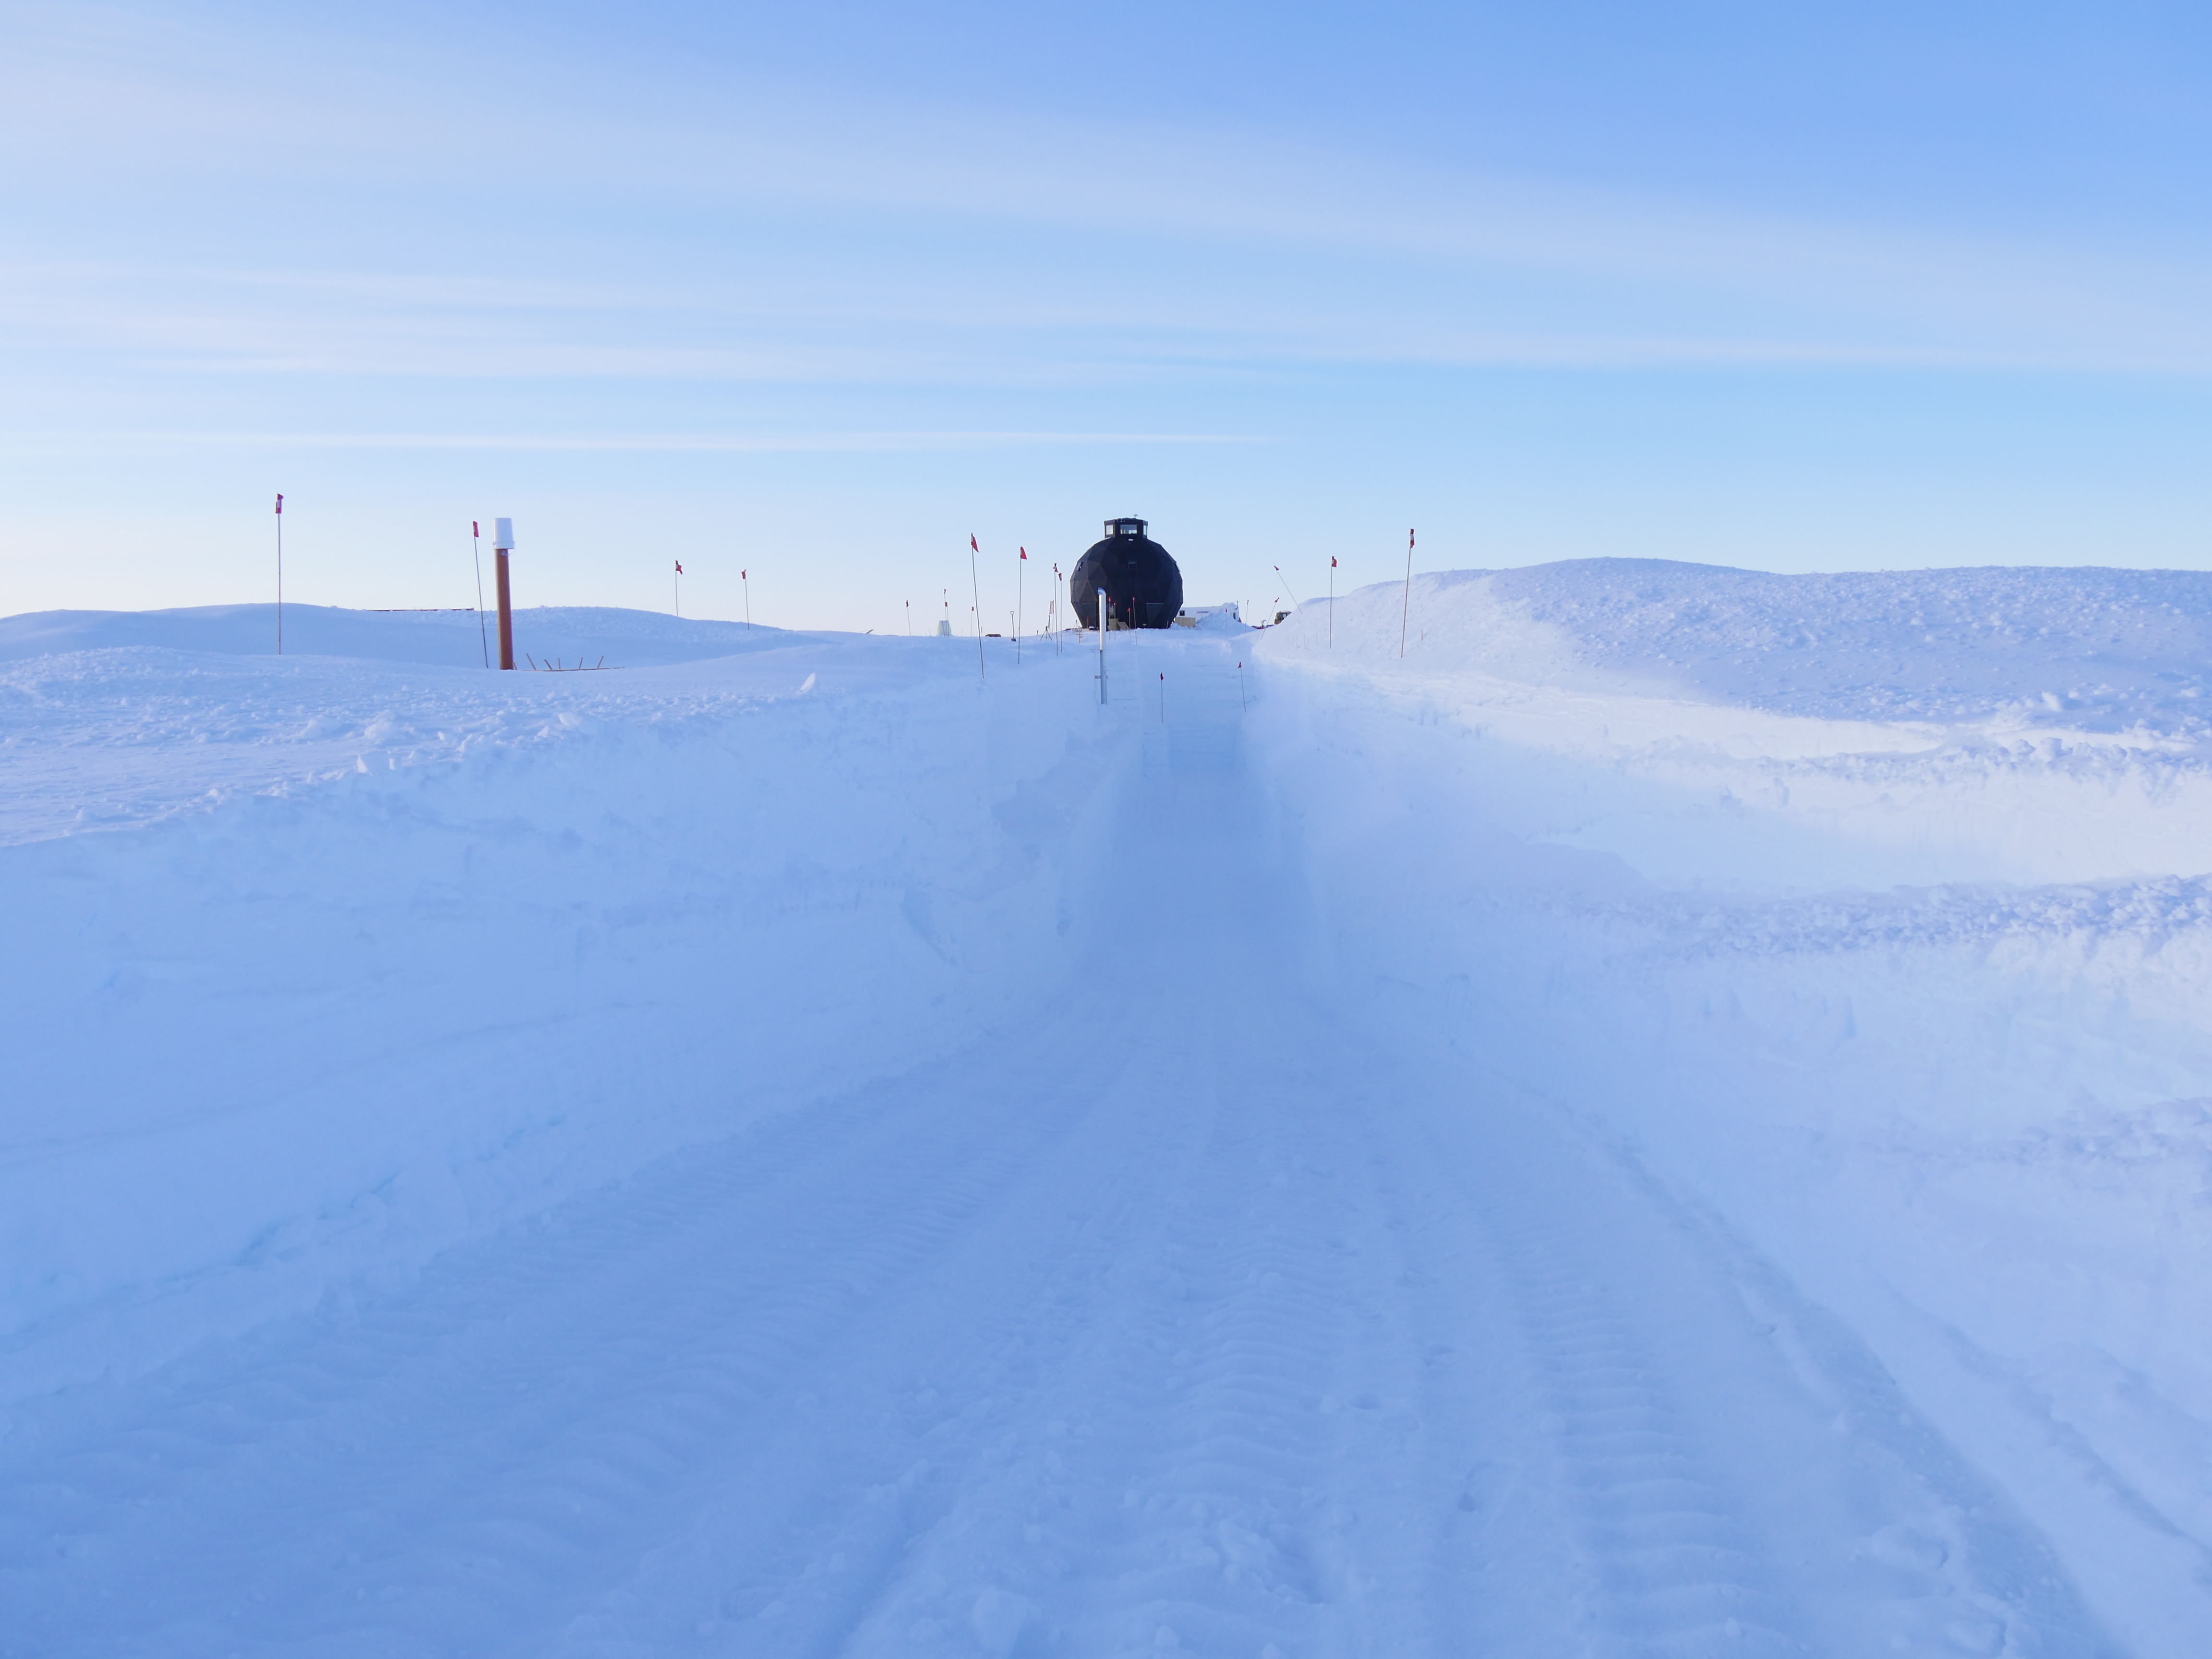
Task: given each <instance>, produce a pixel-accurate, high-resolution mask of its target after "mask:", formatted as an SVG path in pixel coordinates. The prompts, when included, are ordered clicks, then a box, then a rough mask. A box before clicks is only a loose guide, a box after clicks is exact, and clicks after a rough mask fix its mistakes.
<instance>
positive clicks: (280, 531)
mask: <svg viewBox="0 0 2212 1659" xmlns="http://www.w3.org/2000/svg"><path fill="white" fill-rule="evenodd" d="M276 654H277V655H278V656H280V657H281V656H283V654H284V497H283V495H282V494H281V493H280V494H279V495H277V497H276Z"/></svg>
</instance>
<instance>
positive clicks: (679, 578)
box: [668, 559, 684, 617]
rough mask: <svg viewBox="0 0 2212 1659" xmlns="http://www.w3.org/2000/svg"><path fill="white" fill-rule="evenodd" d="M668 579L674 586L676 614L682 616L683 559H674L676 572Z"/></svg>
mask: <svg viewBox="0 0 2212 1659" xmlns="http://www.w3.org/2000/svg"><path fill="white" fill-rule="evenodd" d="M668 580H669V581H670V582H671V584H672V585H673V586H674V588H675V591H676V614H677V615H678V616H679V617H680V616H682V615H683V614H684V561H683V560H681V559H678V560H677V561H676V574H674V575H672V576H671V577H670V578H669V579H668Z"/></svg>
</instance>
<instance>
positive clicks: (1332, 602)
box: [1328, 553, 1336, 651]
mask: <svg viewBox="0 0 2212 1659" xmlns="http://www.w3.org/2000/svg"><path fill="white" fill-rule="evenodd" d="M1328 645H1329V649H1330V650H1332V651H1334V649H1335V648H1336V555H1335V554H1334V553H1332V554H1330V555H1329V556H1328Z"/></svg>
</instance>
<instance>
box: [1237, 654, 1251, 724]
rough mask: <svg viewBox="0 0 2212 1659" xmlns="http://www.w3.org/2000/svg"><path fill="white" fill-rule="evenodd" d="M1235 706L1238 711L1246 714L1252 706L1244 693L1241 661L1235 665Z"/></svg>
mask: <svg viewBox="0 0 2212 1659" xmlns="http://www.w3.org/2000/svg"><path fill="white" fill-rule="evenodd" d="M1251 708H1252V704H1251V702H1250V700H1249V699H1248V698H1247V697H1246V696H1245V695H1244V665H1243V663H1241V662H1240V663H1238V664H1237V709H1238V710H1239V712H1241V713H1247V714H1249V712H1250V711H1251Z"/></svg>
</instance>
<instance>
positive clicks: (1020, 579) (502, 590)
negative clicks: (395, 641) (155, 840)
mask: <svg viewBox="0 0 2212 1659" xmlns="http://www.w3.org/2000/svg"><path fill="white" fill-rule="evenodd" d="M492 522H493V525H494V526H495V529H494V532H493V536H492V559H493V565H494V585H495V588H496V591H497V592H498V594H499V665H500V666H501V668H507V669H511V668H513V666H514V612H513V598H512V588H511V586H510V580H509V575H508V569H507V556H508V555H510V554H512V553H513V551H514V520H512V519H495V520H493V521H492ZM469 545H470V552H471V556H472V557H473V559H474V561H475V564H476V574H477V643H478V645H479V646H480V647H482V649H483V659H484V666H485V667H487V668H489V667H490V666H491V641H490V640H489V636H488V635H487V634H486V633H485V629H484V621H483V613H484V603H483V526H482V525H481V524H480V523H479V522H478V521H477V520H474V519H471V520H469ZM982 551H983V550H982V548H981V545H980V544H978V542H977V541H976V538H975V535H974V534H973V532H970V534H969V538H968V581H969V592H970V594H971V596H972V597H973V599H974V601H975V603H974V605H972V606H971V609H972V610H973V611H974V613H975V672H976V674H977V676H978V677H979V678H981V677H987V673H988V670H987V667H986V665H985V663H984V659H983V638H984V635H983V596H982V586H981V579H980V576H979V574H978V572H977V568H976V562H977V561H978V560H979V559H980V558H981V556H982ZM1016 552H1017V555H1018V557H1017V560H1016V562H1015V565H1014V614H1013V619H1012V620H1013V625H1014V626H1013V635H1014V662H1015V665H1016V666H1019V665H1020V663H1021V659H1022V613H1023V609H1024V606H1023V586H1024V577H1025V576H1026V574H1027V572H1028V570H1029V568H1030V550H1029V549H1028V548H1027V547H1019V548H1018V549H1017V550H1016ZM672 562H673V563H674V565H675V567H676V568H675V572H674V574H672V575H671V578H670V581H671V586H672V590H673V591H672V598H673V599H674V603H675V609H676V615H677V616H678V617H681V616H682V615H683V614H684V561H683V560H681V559H677V560H674V561H672ZM1273 568H1274V572H1275V574H1276V576H1277V577H1278V578H1279V580H1281V582H1282V584H1283V589H1284V592H1287V593H1289V594H1290V596H1291V603H1292V604H1293V605H1296V604H1297V603H1298V596H1297V592H1295V591H1294V590H1293V589H1292V588H1291V580H1290V578H1289V577H1287V576H1285V575H1284V574H1283V567H1282V566H1280V565H1276V566H1274V567H1273ZM1052 578H1053V598H1052V600H1051V603H1050V605H1048V607H1047V611H1046V616H1047V618H1048V620H1047V622H1046V624H1045V626H1046V630H1047V631H1048V632H1049V633H1051V634H1052V635H1053V649H1054V652H1055V653H1057V652H1058V650H1059V648H1060V635H1059V633H1058V631H1057V630H1056V629H1054V628H1053V627H1052V623H1051V621H1050V618H1051V617H1053V616H1054V614H1055V613H1056V612H1057V611H1058V609H1059V605H1060V580H1061V578H1060V566H1059V565H1058V564H1054V566H1053V568H1052ZM738 586H739V588H740V589H741V590H742V591H743V592H744V603H745V626H746V627H748V628H750V627H751V626H752V622H753V590H752V572H751V571H750V568H742V569H740V570H739V571H738ZM1100 599H1101V601H1102V604H1103V599H1104V590H1103V589H1101V590H1100ZM905 604H906V613H907V624H906V625H907V632H908V634H912V633H913V632H914V601H913V600H912V599H908V600H907V601H906V602H905ZM1099 615H1100V616H1101V617H1103V616H1104V615H1105V611H1103V609H1102V610H1101V611H1100V612H1099ZM1412 617H1413V532H1412V531H1411V530H1408V531H1407V532H1406V584H1405V597H1404V599H1403V600H1402V602H1401V605H1400V607H1399V613H1398V654H1399V655H1400V656H1401V657H1402V656H1404V655H1405V654H1406V633H1407V625H1408V623H1410V621H1411V619H1412ZM1328 643H1329V645H1330V646H1331V647H1334V645H1335V644H1336V556H1335V555H1334V554H1331V555H1330V556H1329V561H1328ZM276 654H277V655H278V656H280V657H281V656H283V654H284V495H283V491H281V490H279V491H278V492H277V495H276ZM1098 655H1099V660H1100V669H1099V699H1100V701H1101V702H1103V701H1104V700H1105V669H1104V661H1105V655H1106V630H1105V629H1103V627H1102V628H1101V629H1099V631H1098ZM1237 666H1238V668H1239V670H1240V671H1241V670H1242V668H1243V664H1241V663H1240V664H1238V665H1237Z"/></svg>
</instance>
